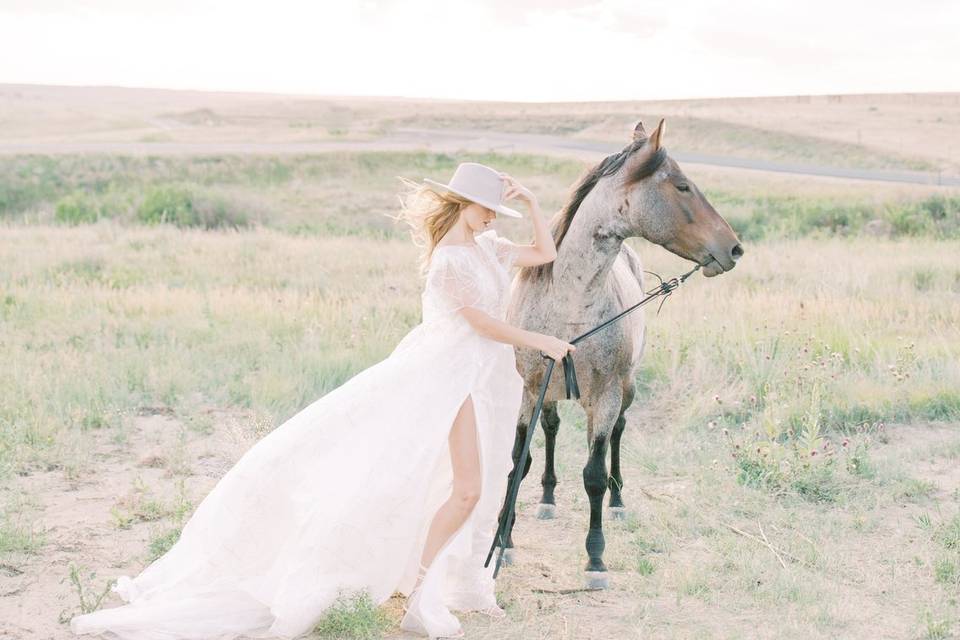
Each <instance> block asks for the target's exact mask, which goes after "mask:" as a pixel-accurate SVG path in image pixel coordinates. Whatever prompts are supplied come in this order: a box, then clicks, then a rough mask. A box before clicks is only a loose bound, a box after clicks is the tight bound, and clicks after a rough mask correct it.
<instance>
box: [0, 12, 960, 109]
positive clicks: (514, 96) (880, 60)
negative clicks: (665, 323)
mask: <svg viewBox="0 0 960 640" xmlns="http://www.w3.org/2000/svg"><path fill="white" fill-rule="evenodd" d="M958 62H960V0H912V1H910V2H905V1H904V0H896V1H888V0H872V1H869V2H868V1H860V0H857V1H845V0H803V1H799V0H798V1H795V2H785V1H782V0H725V1H723V2H720V1H704V0H602V1H598V2H588V1H578V0H478V1H474V2H460V1H457V0H336V1H329V0H314V1H312V2H307V1H303V2H295V1H293V0H271V1H269V2H266V1H261V2H248V1H246V0H230V1H226V0H223V1H221V0H215V1H208V0H164V1H162V2H155V1H152V0H151V1H147V0H0V83H40V84H66V85H119V86H130V87H165V88H172V89H209V90H234V91H268V92H291V93H310V94H322V95H395V96H415V97H438V98H468V99H481V100H483V99H489V100H521V101H542V100H625V99H650V98H696V97H720V96H756V95H792V94H823V93H863V92H901V91H958V90H960V71H958Z"/></svg>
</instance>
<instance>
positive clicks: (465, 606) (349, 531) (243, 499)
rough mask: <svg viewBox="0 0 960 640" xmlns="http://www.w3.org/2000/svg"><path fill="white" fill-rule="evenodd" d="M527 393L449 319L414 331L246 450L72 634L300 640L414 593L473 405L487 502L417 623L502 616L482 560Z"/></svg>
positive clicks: (437, 631)
mask: <svg viewBox="0 0 960 640" xmlns="http://www.w3.org/2000/svg"><path fill="white" fill-rule="evenodd" d="M522 388H523V385H522V378H521V377H520V375H519V374H518V373H517V369H516V360H515V357H514V351H513V347H512V346H510V345H507V344H503V343H499V342H495V341H493V340H489V339H487V338H484V337H482V336H480V335H479V334H477V333H476V332H475V331H473V329H472V328H470V326H469V324H467V323H466V321H465V320H463V319H462V318H460V317H458V316H454V317H450V318H442V319H438V320H435V321H432V322H431V323H429V324H419V325H417V326H415V327H414V328H413V329H412V330H411V331H410V332H409V333H408V334H407V335H406V336H404V338H403V339H402V340H401V341H400V343H399V344H398V345H397V347H396V348H395V349H394V350H393V352H392V353H391V354H390V356H389V357H387V358H386V359H384V360H382V361H380V362H378V363H376V364H374V365H373V366H371V367H369V368H367V369H365V370H363V371H361V372H360V373H358V374H357V375H355V376H354V377H352V378H351V379H349V380H347V381H346V382H345V383H344V384H342V385H341V386H340V387H338V388H336V389H334V390H333V391H331V392H329V393H328V394H326V395H325V396H323V397H321V398H319V399H318V400H316V401H314V402H313V403H312V404H310V405H308V406H307V407H305V408H304V409H302V410H301V411H300V412H298V413H297V414H296V415H294V416H292V417H291V418H290V419H289V420H287V421H285V422H284V423H283V424H281V425H280V426H278V427H277V428H275V429H274V430H273V431H271V432H270V433H269V434H267V435H266V436H264V437H263V438H262V439H261V440H259V441H258V442H256V443H255V444H254V445H253V446H252V447H250V449H248V450H247V452H246V453H245V454H244V455H243V456H241V458H240V459H239V460H238V461H237V463H236V464H235V465H234V466H233V467H231V469H230V470H229V471H228V472H227V473H226V474H225V475H224V476H223V477H222V478H221V479H220V481H219V482H218V483H217V484H216V485H215V486H214V488H213V489H212V490H211V491H210V492H209V493H208V494H207V496H206V497H205V498H204V499H203V500H202V501H201V503H200V504H199V505H198V506H197V508H196V510H195V511H194V513H193V514H192V516H191V517H190V519H189V520H188V521H187V523H186V524H185V525H184V527H183V530H182V531H181V534H180V538H179V539H178V541H177V542H176V544H174V545H173V547H171V548H170V550H169V551H167V553H166V554H164V555H163V556H161V557H160V558H158V559H157V560H155V561H154V562H153V563H152V564H150V565H149V566H147V567H146V568H145V569H144V570H143V571H142V572H141V573H140V574H139V575H137V576H136V577H134V578H130V577H128V576H120V577H119V578H118V580H117V584H116V585H115V586H114V587H113V591H115V592H116V593H118V594H119V595H120V597H121V598H122V599H123V600H124V601H126V602H127V604H125V605H122V606H118V607H115V608H110V609H101V610H98V611H95V612H92V613H88V614H83V615H79V616H76V617H74V618H73V619H72V620H71V621H70V628H71V630H72V631H73V632H74V633H77V634H85V633H100V632H106V631H109V632H112V633H113V634H115V635H111V636H108V637H111V638H114V637H119V638H122V639H123V640H178V639H184V640H187V639H189V640H200V639H216V640H231V639H232V638H235V637H236V636H238V635H241V634H242V635H245V636H248V637H251V638H294V637H296V636H298V635H301V634H303V633H306V632H309V631H310V630H311V629H312V628H313V626H314V625H315V624H316V623H317V622H318V621H319V619H320V618H321V617H322V616H323V613H324V611H325V610H326V609H327V608H328V607H329V606H330V605H331V604H333V603H334V601H335V600H336V599H337V597H338V596H340V595H350V594H352V593H355V592H357V591H360V590H365V591H366V592H367V593H368V594H369V596H370V597H371V598H372V600H373V601H374V602H376V603H377V604H380V603H382V602H384V601H386V600H387V599H389V598H390V597H391V596H392V595H393V594H394V592H396V591H400V592H401V593H402V594H404V595H408V594H409V593H410V591H411V589H412V588H413V586H414V583H415V580H416V576H417V571H418V567H419V560H420V556H421V554H422V551H423V547H424V545H425V542H426V536H427V532H428V529H429V525H430V521H431V519H432V517H433V514H434V513H436V511H437V509H438V508H439V507H440V506H441V505H442V504H443V502H444V501H446V499H447V497H449V495H450V494H451V491H452V487H453V473H452V466H451V463H450V455H449V444H448V440H447V438H448V435H449V432H450V429H451V427H452V425H453V420H454V418H455V417H456V415H457V413H458V411H459V409H460V406H461V405H462V403H463V402H464V400H466V398H467V396H468V395H471V396H472V398H473V406H474V410H475V412H476V423H477V440H478V448H479V451H480V461H481V469H482V471H481V473H482V478H481V493H480V499H479V501H478V503H477V505H476V507H475V508H474V509H473V511H472V512H471V513H470V515H469V517H468V519H467V521H466V522H464V524H463V525H461V526H460V528H459V529H458V530H457V532H456V533H455V534H454V535H453V536H452V537H451V538H450V539H449V540H448V541H447V542H446V543H445V544H444V546H443V547H442V548H441V550H440V552H439V553H438V554H437V556H436V557H435V559H434V561H433V562H432V563H431V565H430V569H429V571H428V572H427V575H426V577H425V579H424V583H423V587H422V588H421V593H420V596H421V597H420V598H418V600H419V606H418V607H417V609H418V610H417V611H416V613H417V616H418V618H419V619H422V620H423V622H424V625H425V628H424V631H425V632H427V633H429V634H430V635H443V634H448V633H453V632H455V631H456V630H457V629H458V627H459V623H458V621H457V619H456V617H455V616H454V615H453V614H452V613H451V612H450V609H457V610H462V611H469V610H474V609H484V608H487V607H490V606H495V605H496V600H495V598H494V580H493V577H492V576H493V567H494V562H493V560H491V562H490V565H489V566H488V567H484V566H483V562H484V560H485V559H486V554H487V552H488V550H489V547H490V544H491V543H492V540H493V535H494V533H495V529H496V522H497V516H498V513H499V510H500V508H501V506H502V503H503V497H504V493H505V492H506V486H507V474H508V473H509V471H510V469H511V468H512V464H513V463H512V459H511V450H512V447H513V439H514V432H515V428H516V422H517V419H518V416H519V411H520V402H521V395H522ZM408 615H409V614H408ZM405 620H406V619H405Z"/></svg>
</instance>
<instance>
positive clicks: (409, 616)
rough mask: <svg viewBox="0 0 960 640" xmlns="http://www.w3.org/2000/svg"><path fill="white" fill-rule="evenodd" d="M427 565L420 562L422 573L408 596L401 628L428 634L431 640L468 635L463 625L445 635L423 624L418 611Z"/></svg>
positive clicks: (444, 639)
mask: <svg viewBox="0 0 960 640" xmlns="http://www.w3.org/2000/svg"><path fill="white" fill-rule="evenodd" d="M426 572H427V567H424V566H423V563H422V562H421V563H420V573H419V574H418V575H417V584H416V586H415V587H414V588H413V591H411V592H410V595H409V597H407V601H406V603H404V605H403V613H404V615H403V619H402V620H400V628H401V629H402V630H404V631H412V632H414V633H420V634H423V635H426V636H429V638H430V640H447V639H448V638H449V639H452V638H462V637H464V636H465V635H466V633H465V632H464V630H463V627H460V628H459V629H458V630H457V631H456V633H454V634H453V635H443V636H435V635H431V634H430V632H429V631H427V628H426V627H425V626H424V624H423V620H422V619H421V618H420V616H419V615H417V613H416V611H417V609H418V608H419V599H420V593H421V590H420V587H422V586H423V578H424V576H425V575H426Z"/></svg>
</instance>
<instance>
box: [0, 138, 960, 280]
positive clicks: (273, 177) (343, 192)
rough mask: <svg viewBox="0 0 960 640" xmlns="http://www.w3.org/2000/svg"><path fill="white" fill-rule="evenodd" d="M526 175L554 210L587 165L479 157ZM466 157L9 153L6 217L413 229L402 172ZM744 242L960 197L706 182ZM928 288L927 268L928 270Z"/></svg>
mask: <svg viewBox="0 0 960 640" xmlns="http://www.w3.org/2000/svg"><path fill="white" fill-rule="evenodd" d="M470 159H471V160H474V161H477V162H483V163H486V164H490V165H493V166H496V167H498V168H500V169H501V170H504V171H507V172H509V173H511V174H513V175H515V176H517V177H518V178H519V179H522V180H524V182H525V183H526V184H528V185H529V186H530V187H531V188H532V189H533V190H534V192H535V193H537V194H538V195H539V197H540V200H541V205H542V206H543V209H544V211H546V212H552V211H556V210H558V209H559V208H560V207H561V206H562V205H563V204H564V200H565V198H566V196H567V194H568V192H569V190H570V188H571V186H572V185H573V184H574V182H575V181H576V179H577V177H578V176H579V175H580V173H581V172H582V171H583V170H584V169H585V165H583V164H582V163H580V162H577V161H574V160H566V159H551V158H546V157H542V156H535V155H522V154H516V155H513V154H511V155H499V154H474V155H472V156H471V158H470ZM458 161H459V158H456V157H454V156H453V155H449V154H442V153H440V154H437V153H427V152H405V153H395V152H375V153H361V152H355V153H346V152H345V153H323V154H315V155H289V156H275V157H271V156H187V157H167V156H156V157H151V156H147V157H127V156H113V155H95V156H40V155H24V156H5V157H2V158H0V220H2V219H8V220H12V221H18V222H34V223H35V222H40V223H56V224H64V225H77V224H88V223H93V222H96V221H97V220H99V219H101V218H109V219H113V220H116V221H118V222H120V223H123V224H126V225H138V224H157V223H161V222H166V223H169V224H173V225H177V226H181V227H199V228H221V227H222V228H242V227H248V226H261V225H262V226H269V227H272V228H275V229H279V230H283V231H287V232H291V233H298V234H307V235H324V236H329V235H337V236H362V237H368V238H376V239H391V238H396V239H399V238H405V237H406V235H405V234H406V230H405V229H404V228H403V227H402V226H398V225H396V224H395V223H394V222H393V221H392V220H390V219H389V218H388V217H387V215H386V214H388V213H393V212H394V211H395V209H396V198H395V194H396V191H397V189H398V188H399V187H400V182H399V180H397V179H396V177H397V176H405V177H408V178H412V179H420V178H423V177H429V176H433V177H437V176H439V177H443V176H447V175H449V174H450V173H452V171H453V169H454V168H455V167H456V164H457V162H458ZM699 186H700V187H701V189H702V190H703V191H704V193H706V195H707V197H708V199H709V200H710V202H711V203H712V204H713V205H714V206H715V207H716V208H717V209H718V210H719V211H721V213H722V214H723V215H724V216H725V217H726V218H727V219H728V220H729V221H730V222H731V224H732V225H733V226H734V228H735V229H736V230H737V232H738V233H739V234H740V235H741V238H742V239H743V240H744V241H748V242H754V241H759V240H765V239H766V240H770V239H783V238H800V237H834V236H856V235H862V234H865V233H872V234H874V235H876V234H880V235H885V236H891V237H930V238H958V237H960V197H958V196H952V195H946V194H934V195H912V196H904V195H898V196H896V197H893V196H891V197H879V198H878V197H877V196H876V195H875V194H869V193H859V192H858V193H856V194H846V195H841V196H838V195H836V194H835V193H834V194H830V195H823V194H819V193H816V192H814V193H804V192H803V190H801V191H800V192H797V193H791V192H784V191H782V190H780V191H773V192H771V191H764V190H762V189H760V190H757V189H755V188H751V189H749V190H746V189H737V188H734V187H731V186H729V185H727V184H725V182H724V181H723V180H722V179H713V178H706V179H704V180H703V181H701V184H700V185H699ZM918 277H919V278H920V280H918V282H919V283H920V284H919V286H923V282H922V278H923V276H918Z"/></svg>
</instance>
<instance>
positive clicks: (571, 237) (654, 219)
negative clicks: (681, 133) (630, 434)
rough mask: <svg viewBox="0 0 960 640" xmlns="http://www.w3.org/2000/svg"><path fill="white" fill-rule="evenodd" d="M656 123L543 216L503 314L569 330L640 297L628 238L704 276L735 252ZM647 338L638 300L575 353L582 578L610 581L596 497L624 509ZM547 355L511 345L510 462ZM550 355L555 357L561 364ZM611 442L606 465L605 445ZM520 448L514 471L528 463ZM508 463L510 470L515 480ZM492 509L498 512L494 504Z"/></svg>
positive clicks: (548, 509)
mask: <svg viewBox="0 0 960 640" xmlns="http://www.w3.org/2000/svg"><path fill="white" fill-rule="evenodd" d="M664 131H665V127H664V121H663V120H660V123H659V124H658V125H657V128H656V130H655V131H654V132H653V133H652V134H650V135H649V136H647V134H646V132H645V131H644V129H643V124H642V123H637V126H636V128H635V129H634V133H633V141H632V142H631V143H630V144H628V145H627V146H626V147H624V148H623V150H621V151H620V152H618V153H615V154H613V155H610V156H608V157H606V158H605V159H604V160H603V161H602V162H600V163H599V164H598V165H597V166H595V167H594V168H593V169H592V170H590V172H589V173H587V174H586V175H585V176H584V177H583V178H582V179H581V180H580V182H579V183H578V184H577V186H576V189H575V190H574V192H573V194H572V196H571V198H570V201H569V203H568V204H567V205H566V206H565V207H564V209H563V210H562V211H560V212H558V213H557V215H556V216H554V218H553V220H552V221H551V232H552V234H553V239H554V242H555V244H556V246H557V258H556V260H554V261H553V262H550V263H546V264H542V265H538V266H536V267H524V268H521V269H520V271H519V273H518V274H517V275H516V277H515V279H514V281H513V284H512V293H511V300H510V307H509V309H508V312H507V320H508V322H510V323H511V324H513V325H515V326H520V327H523V328H525V329H528V330H531V331H539V332H542V333H548V334H552V335H555V336H558V337H560V338H566V339H572V338H573V337H575V336H577V335H580V334H581V333H584V332H586V331H588V330H590V329H592V328H593V327H595V326H597V325H598V324H601V323H602V322H603V321H604V320H607V319H608V318H611V317H613V316H615V315H616V314H618V313H620V312H621V311H623V310H624V309H626V308H627V307H629V306H632V305H633V304H635V303H637V302H639V301H640V300H641V298H642V297H643V289H644V286H643V270H642V268H641V266H640V258H639V257H638V256H637V254H636V252H635V251H634V250H633V249H631V248H630V247H629V246H627V245H626V244H624V242H623V240H624V239H625V238H629V237H633V236H640V237H643V238H646V239H647V240H649V241H651V242H653V243H655V244H658V245H661V246H662V247H664V248H666V249H667V250H668V251H671V252H673V253H675V254H677V255H678V256H681V257H682V258H686V259H688V260H692V261H694V262H696V263H698V264H700V265H702V271H703V274H704V275H705V276H707V277H712V276H715V275H718V274H721V273H724V272H726V271H730V270H731V269H733V267H734V266H735V265H736V263H737V260H738V259H739V258H740V256H742V255H743V248H742V247H741V246H740V241H739V240H738V239H737V236H736V234H735V233H734V232H733V230H732V229H731V228H730V225H729V224H727V222H726V220H724V219H723V218H722V217H720V215H719V214H718V213H717V212H716V210H715V209H714V208H713V207H712V206H711V205H710V203H709V202H707V200H706V198H705V197H704V196H703V194H702V193H701V192H700V190H699V189H697V187H696V185H695V184H693V182H692V181H691V180H690V179H689V178H687V177H686V176H685V175H684V174H683V172H682V171H681V170H680V167H678V166H677V163H676V162H675V161H674V160H673V159H672V158H671V157H670V156H669V155H668V154H667V152H666V149H665V148H664V147H663V136H664ZM643 342H644V321H643V313H642V310H640V309H638V310H637V311H634V312H633V313H631V314H628V315H627V316H625V317H624V318H623V319H621V320H619V321H617V322H615V323H613V324H612V325H610V326H609V327H606V328H605V329H603V330H602V331H600V332H598V333H597V334H596V335H594V336H591V337H590V338H587V339H586V340H584V341H582V342H580V343H579V344H578V345H577V351H576V353H575V354H574V355H573V358H574V362H575V364H576V369H577V377H578V383H579V388H580V403H581V406H583V408H584V411H585V412H586V417H587V444H588V446H589V455H588V458H587V464H586V466H584V468H583V486H584V488H585V489H586V492H587V496H588V497H589V500H590V530H589V532H588V533H587V539H586V548H587V555H588V556H589V558H590V559H589V561H588V562H587V565H586V567H585V570H586V581H587V585H588V586H590V587H593V588H597V587H599V588H607V587H608V586H609V585H608V579H607V568H606V566H605V565H604V563H603V548H604V538H603V526H602V517H601V516H602V507H603V496H604V493H605V492H606V490H607V487H608V486H609V488H610V502H609V507H610V510H611V517H614V518H623V517H624V511H625V508H624V505H623V499H622V497H621V495H620V491H621V489H622V488H623V478H622V477H621V475H620V436H621V435H622V434H623V429H624V425H625V421H624V418H623V414H624V412H625V411H626V410H627V408H628V407H629V406H630V404H631V403H632V402H633V399H634V395H635V392H636V389H635V382H634V379H635V375H636V370H637V367H638V365H639V362H640V356H641V353H642V350H643ZM546 362H547V361H546V360H545V359H544V358H543V357H542V356H541V355H540V353H539V352H537V351H534V350H530V349H524V350H521V351H519V352H518V356H517V369H518V371H519V373H520V374H521V375H522V376H523V378H524V398H523V408H522V410H521V413H520V419H519V422H518V424H517V432H516V440H515V441H514V446H513V461H514V468H516V467H517V462H518V459H519V457H520V454H521V452H522V449H523V443H524V440H525V438H526V429H527V425H526V423H525V419H526V420H529V418H530V415H531V413H532V412H533V407H534V405H535V404H536V400H537V397H538V396H539V392H540V385H541V384H542V383H543V375H544V373H545V371H546V367H545V363H546ZM559 366H560V363H557V365H556V367H559ZM564 398H565V394H564V386H563V376H562V375H559V376H558V375H554V376H552V377H551V380H550V386H549V388H548V389H547V391H546V396H545V397H544V404H543V413H542V416H541V424H542V425H543V430H544V434H545V436H546V460H545V463H544V472H543V477H542V478H541V481H542V484H543V496H542V497H541V499H540V505H539V510H538V512H537V517H538V518H542V519H549V518H553V517H554V513H555V508H556V507H555V502H554V496H553V491H554V487H555V486H556V484H557V476H556V474H555V473H554V445H555V443H556V436H557V429H558V427H559V425H560V418H559V415H558V414H557V401H558V400H561V399H564ZM608 445H609V448H610V459H611V460H610V466H611V469H610V473H609V474H608V473H607V465H606V453H607V448H608ZM531 461H532V457H531V456H530V454H529V453H528V454H527V460H526V463H525V465H524V467H523V476H524V477H526V475H527V472H528V471H529V470H530V463H531ZM513 475H514V473H513V471H511V472H510V479H511V481H512V479H513ZM505 508H506V507H505V506H504V507H502V509H501V514H500V515H501V517H502V516H503V513H502V511H503V509H505ZM512 547H513V541H512V540H511V539H510V538H507V541H506V547H505V549H504V557H503V561H504V563H505V564H509V563H510V562H511V556H512Z"/></svg>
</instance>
